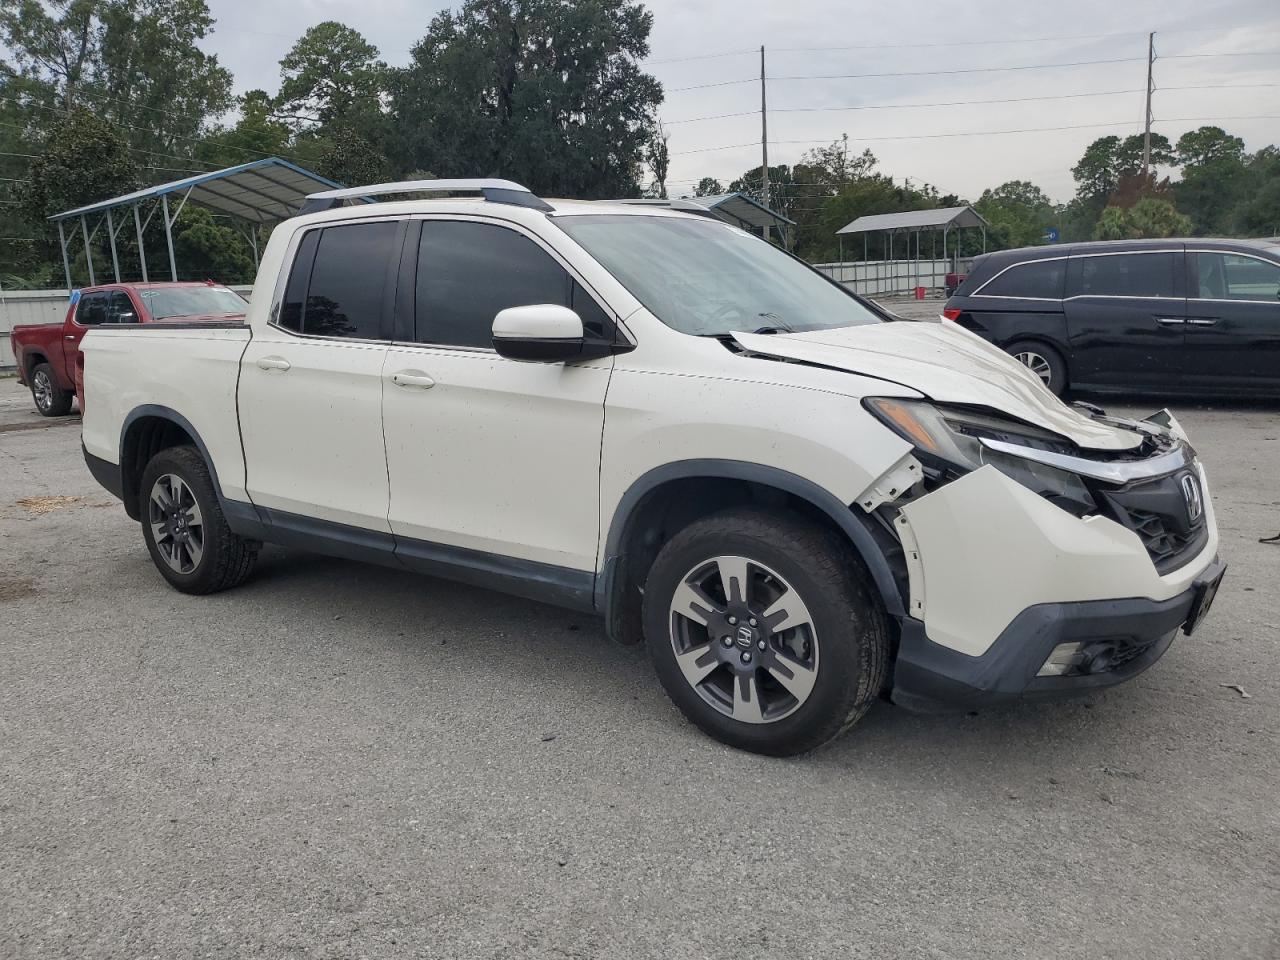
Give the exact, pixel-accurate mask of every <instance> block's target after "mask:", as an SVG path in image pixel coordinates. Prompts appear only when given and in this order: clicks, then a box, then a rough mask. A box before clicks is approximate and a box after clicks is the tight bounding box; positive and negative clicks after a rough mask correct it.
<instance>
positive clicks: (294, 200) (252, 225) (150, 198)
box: [49, 157, 342, 289]
mask: <svg viewBox="0 0 1280 960" xmlns="http://www.w3.org/2000/svg"><path fill="white" fill-rule="evenodd" d="M341 186H342V184H340V183H335V182H334V181H332V180H330V179H328V178H327V177H322V176H320V174H318V173H313V172H312V171H310V170H306V169H304V168H302V167H299V166H297V165H296V164H292V163H290V162H289V161H288V160H282V159H280V158H279V157H265V158H264V159H262V160H254V161H253V162H252V163H242V164H240V165H239V166H236V167H227V168H226V169H224V170H211V171H210V172H208V173H201V174H197V175H196V176H194V177H187V178H186V179H184V180H174V181H173V182H171V183H161V184H158V185H156V186H154V187H145V188H144V189H142V190H137V191H135V192H133V193H126V194H124V195H123V196H119V197H112V198H111V199H110V200H103V201H100V202H99V203H92V204H89V205H88V206H84V207H77V208H76V209H74V210H67V211H65V212H63V213H58V214H55V215H54V216H52V217H50V218H49V219H50V220H52V221H53V222H54V223H56V224H57V225H58V241H59V243H60V244H61V247H62V268H63V270H64V271H65V272H66V276H67V289H71V288H72V286H73V284H72V282H71V259H70V256H69V255H68V239H67V230H66V226H65V225H66V223H67V221H69V220H79V221H80V236H81V238H82V241H83V243H84V253H85V261H86V264H87V265H88V268H89V283H90V285H92V284H94V283H96V282H97V278H96V277H95V275H94V269H93V249H92V242H93V238H94V237H95V236H96V235H97V233H98V231H99V230H100V229H101V228H102V227H103V226H104V225H105V226H106V228H107V238H108V240H109V242H110V246H111V269H112V273H113V274H114V276H115V281H116V282H117V283H119V282H120V258H119V256H118V255H117V252H116V240H117V238H118V237H119V236H120V232H121V231H122V230H123V229H124V228H125V226H126V225H127V223H128V220H129V219H130V218H129V216H128V215H127V214H126V215H125V216H122V217H119V218H117V217H116V216H115V215H114V213H115V211H119V210H123V209H124V208H129V209H131V210H132V219H133V226H134V230H135V231H136V233H137V237H138V255H139V257H140V258H141V263H142V280H143V282H144V283H145V282H147V281H148V280H149V277H148V276H147V255H146V250H145V246H144V244H143V241H142V238H143V234H144V233H145V231H146V229H147V227H148V226H150V225H151V219H152V217H154V216H155V214H156V213H157V212H159V213H160V214H161V219H162V220H163V222H164V234H165V245H166V247H167V249H168V253H169V276H170V278H171V279H173V280H175V281H176V280H177V279H178V266H177V263H176V261H175V260H174V256H173V225H174V224H175V223H176V222H177V220H178V215H179V214H181V213H182V208H183V207H184V206H186V204H187V203H194V204H196V205H198V206H202V207H207V208H208V209H210V210H213V211H214V212H215V213H220V214H223V215H225V216H228V217H232V218H233V219H235V220H236V221H237V222H238V223H239V224H240V226H241V229H242V232H243V233H244V236H245V239H246V240H248V241H249V245H250V246H251V247H252V248H253V262H254V265H255V266H256V265H257V263H258V228H259V227H260V226H262V225H263V224H268V223H278V222H280V221H281V220H287V219H288V218H289V217H292V216H293V215H294V214H296V213H297V212H298V208H299V207H300V206H302V202H303V201H304V200H305V199H306V197H307V195H308V194H311V193H316V192H318V191H320V190H329V189H333V188H335V187H341ZM170 196H173V197H176V198H177V208H176V209H175V210H174V211H173V212H172V215H171V214H170V211H169V198H170ZM147 204H151V205H152V206H151V209H150V211H149V212H146V215H145V218H144V216H143V208H144V206H146V205H147ZM92 218H96V220H97V222H96V223H95V224H94V225H93V227H92V228H90V226H89V221H90V219H92ZM117 219H118V220H119V222H118V223H117Z"/></svg>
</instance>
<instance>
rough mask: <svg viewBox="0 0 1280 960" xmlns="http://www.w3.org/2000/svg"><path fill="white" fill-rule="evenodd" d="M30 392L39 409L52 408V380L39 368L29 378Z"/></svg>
mask: <svg viewBox="0 0 1280 960" xmlns="http://www.w3.org/2000/svg"><path fill="white" fill-rule="evenodd" d="M31 393H32V396H34V397H35V401H36V406H37V407H39V408H40V409H41V410H51V409H52V408H53V382H52V381H51V380H50V379H49V374H47V373H45V371H43V370H40V371H38V372H37V373H36V375H35V376H34V377H32V378H31Z"/></svg>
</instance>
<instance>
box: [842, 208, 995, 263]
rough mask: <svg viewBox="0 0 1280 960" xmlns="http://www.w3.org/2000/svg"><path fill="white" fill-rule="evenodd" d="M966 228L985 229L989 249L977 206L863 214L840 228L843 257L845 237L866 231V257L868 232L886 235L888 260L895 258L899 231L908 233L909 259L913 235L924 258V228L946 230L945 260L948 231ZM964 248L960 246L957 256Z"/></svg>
mask: <svg viewBox="0 0 1280 960" xmlns="http://www.w3.org/2000/svg"><path fill="white" fill-rule="evenodd" d="M966 227H980V228H981V229H982V252H983V253H986V251H987V221H986V220H984V219H983V218H982V214H980V213H978V211H977V210H975V209H973V207H942V208H940V209H937V210H905V211H903V212H902V213H877V214H873V215H871V216H866V217H859V218H858V219H857V220H854V221H853V222H852V223H848V224H846V225H845V226H843V227H841V228H840V229H839V230H837V231H836V235H837V236H839V237H840V260H841V261H843V260H844V238H845V236H846V235H847V234H854V233H860V234H862V259H863V261H864V262H865V261H866V260H867V234H870V233H884V234H885V251H886V253H885V257H884V259H885V260H891V259H893V258H892V256H891V253H892V250H893V239H894V237H895V236H896V235H897V234H899V233H905V234H907V259H908V260H909V259H911V235H912V234H915V238H916V259H917V260H919V259H920V234H921V233H923V232H924V231H930V232H934V233H936V232H938V231H941V232H942V259H943V260H945V259H947V234H948V233H950V232H951V231H952V230H962V229H965V228H966ZM959 252H960V247H959V244H957V245H956V248H955V251H954V253H955V255H959Z"/></svg>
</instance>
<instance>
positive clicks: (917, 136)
mask: <svg viewBox="0 0 1280 960" xmlns="http://www.w3.org/2000/svg"><path fill="white" fill-rule="evenodd" d="M1237 120H1280V114H1262V115H1255V116H1247V117H1168V118H1164V119H1158V120H1155V121H1153V122H1154V123H1209V122H1214V123H1219V122H1230V121H1237ZM1134 125H1135V124H1134V121H1133V120H1115V121H1111V122H1108V123H1076V124H1069V125H1066V126H1060V127H1020V128H1018V129H1015V130H966V131H960V132H956V133H910V134H900V135H895V136H883V137H851V138H850V139H851V141H852V142H855V143H871V142H876V141H884V140H940V139H946V138H950V137H998V136H1005V135H1008V134H1017V133H1051V132H1054V131H1058V130H1087V129H1091V128H1095V127H1128V126H1134ZM769 142H770V143H771V144H775V145H778V146H783V145H787V144H818V143H832V142H833V141H832V139H831V138H830V137H828V138H826V139H823V140H770V141H769ZM753 146H755V143H730V144H725V145H724V146H719V147H701V148H699V149H697V150H681V151H680V152H678V153H672V154H671V156H673V157H679V156H686V155H688V154H694V153H714V152H716V151H719V150H738V149H742V148H744V147H753Z"/></svg>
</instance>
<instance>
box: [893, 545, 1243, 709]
mask: <svg viewBox="0 0 1280 960" xmlns="http://www.w3.org/2000/svg"><path fill="white" fill-rule="evenodd" d="M1225 569H1226V568H1225V566H1224V564H1223V563H1222V562H1221V561H1220V560H1217V559H1215V560H1214V561H1213V562H1212V563H1211V564H1209V566H1208V567H1206V568H1205V569H1204V570H1203V572H1202V573H1201V574H1200V575H1199V576H1198V577H1197V578H1196V580H1195V582H1194V583H1193V584H1192V585H1191V586H1190V587H1188V588H1187V589H1186V590H1184V591H1183V592H1181V593H1179V594H1177V595H1176V596H1173V597H1170V598H1168V599H1166V600H1148V599H1143V598H1130V599H1122V600H1088V601H1080V602H1074V603H1042V604H1037V605H1036V606H1033V607H1029V608H1027V609H1026V610H1024V611H1022V613H1020V614H1019V615H1018V616H1017V617H1015V618H1014V620H1013V622H1012V623H1010V624H1009V625H1008V627H1006V628H1005V629H1004V630H1003V631H1002V632H1001V633H1000V635H999V637H998V638H997V639H996V640H995V642H994V643H992V644H991V645H990V646H989V647H988V648H987V650H986V652H985V653H983V654H982V655H981V656H968V655H966V654H963V653H960V652H959V651H957V650H954V649H951V648H949V647H945V646H943V645H941V644H938V643H934V642H933V641H932V640H930V639H929V638H928V637H927V636H926V635H925V625H924V623H922V622H921V621H920V620H917V619H915V618H913V617H906V618H904V619H903V622H902V636H901V640H900V644H899V648H898V657H897V663H896V665H895V668H894V679H893V689H892V694H891V699H892V700H893V701H894V702H895V703H898V704H900V705H902V706H904V707H907V708H909V709H914V710H920V711H925V712H936V711H939V710H948V709H964V708H966V707H972V706H979V705H991V704H998V703H1007V702H1011V701H1017V700H1024V699H1052V698H1056V697H1066V696H1073V695H1078V694H1081V693H1087V692H1089V691H1090V690H1095V689H1098V688H1100V687H1109V686H1114V685H1115V684H1118V683H1123V682H1124V681H1126V680H1129V679H1131V678H1132V677H1135V676H1137V675H1138V674H1139V673H1142V671H1144V670H1146V669H1147V668H1148V667H1149V666H1151V665H1152V664H1153V663H1155V662H1156V661H1157V660H1159V659H1160V657H1162V656H1163V655H1164V652H1165V651H1166V650H1167V649H1169V646H1170V645H1171V644H1172V643H1173V640H1174V638H1175V637H1176V636H1177V634H1178V631H1179V629H1180V628H1182V627H1183V626H1184V624H1186V623H1187V620H1188V617H1190V616H1192V615H1193V613H1194V612H1195V611H1194V610H1193V607H1194V606H1195V602H1196V598H1197V595H1198V594H1199V593H1201V591H1203V589H1204V586H1205V585H1207V584H1212V583H1214V582H1215V581H1216V580H1217V578H1218V577H1219V576H1220V575H1221V574H1222V573H1223V571H1224V570H1225ZM1074 641H1086V642H1088V641H1098V642H1105V643H1107V644H1109V645H1112V646H1113V647H1114V649H1115V650H1116V651H1117V655H1116V656H1115V657H1114V661H1113V662H1114V664H1115V665H1114V666H1113V667H1112V668H1110V669H1106V670H1102V671H1101V672H1097V673H1089V674H1084V675H1079V676H1065V677H1038V676H1036V674H1037V673H1038V672H1039V670H1040V668H1041V667H1042V666H1043V665H1044V663H1045V661H1046V660H1047V659H1048V658H1049V655H1050V654H1051V653H1052V652H1053V650H1054V648H1055V647H1056V646H1058V644H1061V643H1071V642H1074Z"/></svg>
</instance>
